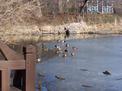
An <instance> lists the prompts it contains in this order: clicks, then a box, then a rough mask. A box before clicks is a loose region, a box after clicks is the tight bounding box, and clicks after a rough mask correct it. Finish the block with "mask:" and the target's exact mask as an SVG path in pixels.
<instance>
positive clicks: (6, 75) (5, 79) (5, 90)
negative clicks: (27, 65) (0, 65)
mask: <svg viewBox="0 0 122 91" xmlns="http://www.w3.org/2000/svg"><path fill="white" fill-rule="evenodd" d="M9 79H10V71H9V70H2V91H10V86H9V85H10V83H9V82H10V80H9Z"/></svg>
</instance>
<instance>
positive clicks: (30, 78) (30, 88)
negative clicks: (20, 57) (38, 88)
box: [26, 46, 36, 91]
mask: <svg viewBox="0 0 122 91" xmlns="http://www.w3.org/2000/svg"><path fill="white" fill-rule="evenodd" d="M35 60H36V49H35V47H33V46H28V47H27V50H26V91H35V87H34V86H35V63H36V62H35Z"/></svg>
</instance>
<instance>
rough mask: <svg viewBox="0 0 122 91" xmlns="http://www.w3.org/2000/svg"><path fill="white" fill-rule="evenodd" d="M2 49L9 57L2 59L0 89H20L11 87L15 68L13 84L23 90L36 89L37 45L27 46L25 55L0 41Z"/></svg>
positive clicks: (32, 90)
mask: <svg viewBox="0 0 122 91" xmlns="http://www.w3.org/2000/svg"><path fill="white" fill-rule="evenodd" d="M0 49H1V51H2V53H3V54H4V56H5V57H6V59H7V60H0V88H1V90H0V91H19V90H17V89H11V87H10V71H11V70H15V75H14V76H15V77H14V80H13V86H15V87H17V88H18V89H21V90H22V91H35V62H36V49H35V47H34V46H32V45H30V46H27V47H26V52H25V54H24V55H20V54H18V53H16V52H15V51H13V50H11V49H10V48H9V47H8V46H7V45H5V44H4V43H2V42H0ZM12 53H13V54H12ZM6 54H7V55H6ZM14 56H15V57H14ZM24 56H25V58H24ZM21 85H22V86H21ZM21 87H22V88H21Z"/></svg>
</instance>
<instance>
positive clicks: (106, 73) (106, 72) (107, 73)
mask: <svg viewBox="0 0 122 91" xmlns="http://www.w3.org/2000/svg"><path fill="white" fill-rule="evenodd" d="M103 74H105V75H111V73H110V72H109V71H104V72H103Z"/></svg>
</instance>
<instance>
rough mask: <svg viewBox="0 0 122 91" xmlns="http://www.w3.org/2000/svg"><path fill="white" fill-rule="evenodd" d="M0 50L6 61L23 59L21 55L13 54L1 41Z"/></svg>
mask: <svg viewBox="0 0 122 91" xmlns="http://www.w3.org/2000/svg"><path fill="white" fill-rule="evenodd" d="M0 49H1V52H2V53H3V55H4V56H5V57H6V59H7V60H16V61H18V60H20V59H24V57H23V55H21V54H19V53H17V52H15V51H14V50H12V49H11V48H9V47H8V46H7V45H6V44H4V43H3V42H2V41H0Z"/></svg>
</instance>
